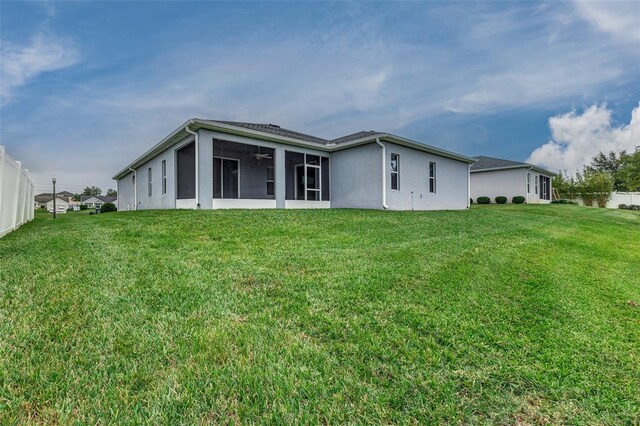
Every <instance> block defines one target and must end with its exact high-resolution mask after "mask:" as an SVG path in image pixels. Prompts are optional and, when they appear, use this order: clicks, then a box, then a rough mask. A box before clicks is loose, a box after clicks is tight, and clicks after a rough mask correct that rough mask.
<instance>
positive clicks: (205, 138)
mask: <svg viewBox="0 0 640 426" xmlns="http://www.w3.org/2000/svg"><path fill="white" fill-rule="evenodd" d="M197 148H198V162H199V163H200V164H198V165H197V166H196V173H199V176H198V198H199V200H196V205H197V204H198V203H200V208H201V209H212V208H213V133H212V132H211V131H209V130H204V129H199V130H198V147H197Z"/></svg>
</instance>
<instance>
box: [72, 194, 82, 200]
mask: <svg viewBox="0 0 640 426" xmlns="http://www.w3.org/2000/svg"><path fill="white" fill-rule="evenodd" d="M71 199H72V200H73V201H80V194H73V197H71Z"/></svg>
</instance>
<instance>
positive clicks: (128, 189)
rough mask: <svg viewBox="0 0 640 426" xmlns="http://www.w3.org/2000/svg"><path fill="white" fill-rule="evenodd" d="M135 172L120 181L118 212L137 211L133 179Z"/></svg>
mask: <svg viewBox="0 0 640 426" xmlns="http://www.w3.org/2000/svg"><path fill="white" fill-rule="evenodd" d="M132 178H133V172H130V173H129V174H128V175H126V176H124V177H123V178H122V179H120V180H118V211H128V210H135V208H136V204H135V194H134V188H133V184H132V183H131V179H132Z"/></svg>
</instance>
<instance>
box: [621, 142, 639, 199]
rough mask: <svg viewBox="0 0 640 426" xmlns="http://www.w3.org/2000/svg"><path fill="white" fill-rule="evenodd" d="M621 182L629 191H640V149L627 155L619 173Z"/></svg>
mask: <svg viewBox="0 0 640 426" xmlns="http://www.w3.org/2000/svg"><path fill="white" fill-rule="evenodd" d="M618 176H619V178H620V181H621V182H622V183H623V185H624V189H625V190H627V191H640V147H638V148H636V151H635V152H634V153H633V154H631V155H627V156H626V157H625V159H624V161H623V163H622V165H621V166H620V170H619V171H618Z"/></svg>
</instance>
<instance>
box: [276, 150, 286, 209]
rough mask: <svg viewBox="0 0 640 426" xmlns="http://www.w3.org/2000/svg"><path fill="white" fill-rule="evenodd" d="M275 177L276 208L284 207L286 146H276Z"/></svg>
mask: <svg viewBox="0 0 640 426" xmlns="http://www.w3.org/2000/svg"><path fill="white" fill-rule="evenodd" d="M274 161H275V170H274V171H275V178H276V208H278V209H284V204H285V202H284V200H285V196H286V191H287V189H286V188H287V187H286V182H285V179H286V171H285V167H286V164H285V157H284V148H276V152H275V158H274Z"/></svg>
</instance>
